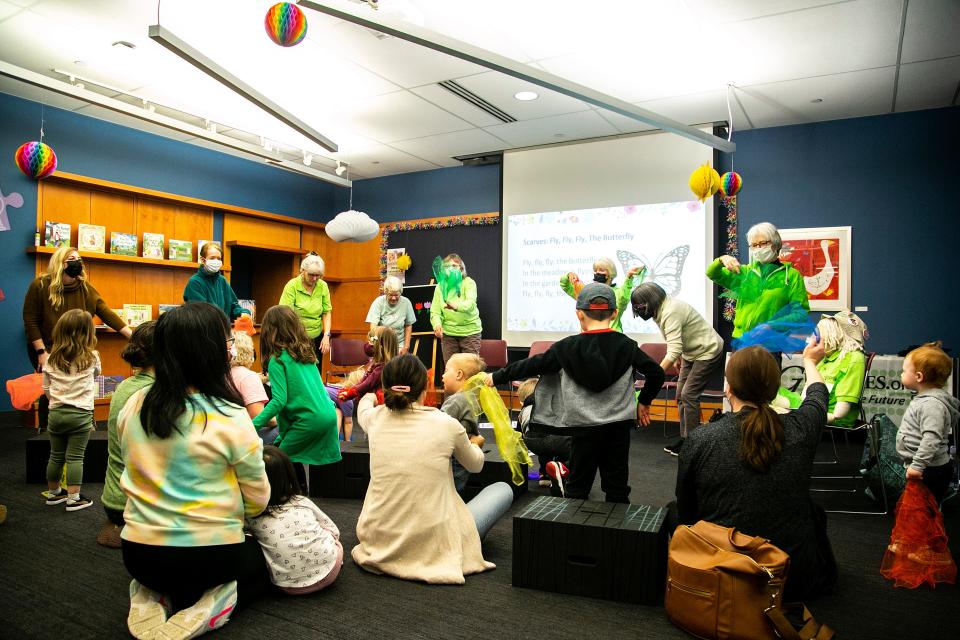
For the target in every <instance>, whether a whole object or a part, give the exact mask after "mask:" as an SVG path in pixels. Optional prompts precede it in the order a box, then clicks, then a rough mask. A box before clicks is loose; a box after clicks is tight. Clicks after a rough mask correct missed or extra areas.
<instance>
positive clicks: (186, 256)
mask: <svg viewBox="0 0 960 640" xmlns="http://www.w3.org/2000/svg"><path fill="white" fill-rule="evenodd" d="M167 249H168V251H169V254H168V256H169V258H170V259H171V260H177V261H179V262H193V243H192V242H190V241H189V240H173V239H171V240H169V241H168V242H167Z"/></svg>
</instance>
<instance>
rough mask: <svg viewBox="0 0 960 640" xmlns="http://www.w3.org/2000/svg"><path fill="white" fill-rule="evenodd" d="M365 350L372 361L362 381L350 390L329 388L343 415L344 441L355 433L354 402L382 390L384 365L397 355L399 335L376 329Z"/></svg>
mask: <svg viewBox="0 0 960 640" xmlns="http://www.w3.org/2000/svg"><path fill="white" fill-rule="evenodd" d="M363 348H364V353H366V354H367V355H368V356H369V357H370V361H369V362H368V363H367V364H366V365H364V367H363V370H364V374H363V377H362V378H361V379H360V381H359V382H358V383H356V384H355V385H353V386H351V387H350V388H348V389H336V388H331V387H327V392H328V393H329V394H330V398H331V399H332V400H333V401H334V403H335V404H336V405H337V408H338V410H339V411H340V412H341V413H342V414H343V439H344V440H347V441H349V440H350V439H351V435H352V432H353V401H354V400H355V399H356V398H360V397H362V396H363V395H365V394H367V393H375V392H376V391H377V389H379V388H380V374H381V372H382V371H383V365H385V364H386V363H387V362H389V361H390V358H393V357H395V356H396V355H397V350H398V346H397V334H395V333H394V332H393V330H392V329H390V328H389V327H374V328H373V329H371V330H370V333H369V334H367V344H365V345H364V346H363Z"/></svg>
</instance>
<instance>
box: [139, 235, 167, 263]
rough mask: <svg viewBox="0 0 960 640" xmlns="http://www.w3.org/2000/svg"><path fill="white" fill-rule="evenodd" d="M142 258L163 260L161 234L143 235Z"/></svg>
mask: <svg viewBox="0 0 960 640" xmlns="http://www.w3.org/2000/svg"><path fill="white" fill-rule="evenodd" d="M143 257H144V258H153V259H154V260H163V234H162V233H144V234H143Z"/></svg>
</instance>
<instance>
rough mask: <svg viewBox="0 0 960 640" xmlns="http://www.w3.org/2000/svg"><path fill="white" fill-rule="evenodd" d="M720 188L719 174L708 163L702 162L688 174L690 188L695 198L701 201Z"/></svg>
mask: <svg viewBox="0 0 960 640" xmlns="http://www.w3.org/2000/svg"><path fill="white" fill-rule="evenodd" d="M719 188H720V174H719V173H717V170H716V169H714V168H713V167H711V166H710V165H709V164H704V165H703V166H701V167H700V168H699V169H697V170H696V171H694V172H693V173H691V174H690V190H691V191H693V195H695V196H697V200H699V201H700V202H703V201H704V200H706V199H707V198H709V197H710V196H712V195H713V194H715V193H716V192H717V189H719Z"/></svg>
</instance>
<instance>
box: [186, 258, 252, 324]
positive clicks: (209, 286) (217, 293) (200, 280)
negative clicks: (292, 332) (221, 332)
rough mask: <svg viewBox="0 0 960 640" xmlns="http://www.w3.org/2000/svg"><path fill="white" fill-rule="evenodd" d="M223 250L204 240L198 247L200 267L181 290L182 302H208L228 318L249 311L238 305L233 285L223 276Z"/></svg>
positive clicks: (234, 317) (236, 316) (231, 318)
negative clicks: (221, 270)
mask: <svg viewBox="0 0 960 640" xmlns="http://www.w3.org/2000/svg"><path fill="white" fill-rule="evenodd" d="M222 267H223V251H221V250H220V245H218V244H217V243H216V242H206V243H204V245H203V246H202V247H200V268H199V269H197V272H196V273H195V274H193V275H192V276H190V280H188V281H187V286H186V288H185V289H184V290H183V301H184V302H209V303H210V304H212V305H213V306H215V307H217V308H218V309H220V310H221V311H223V313H224V315H226V316H227V317H228V318H230V320H236V319H237V318H239V317H240V314H241V313H246V314H249V313H250V311H249V310H247V309H244V308H243V307H241V306H240V303H239V302H238V301H237V294H236V293H234V291H233V287H231V286H230V283H229V282H227V279H226V278H224V277H223V274H222V273H221V272H220V269H221V268H222Z"/></svg>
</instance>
